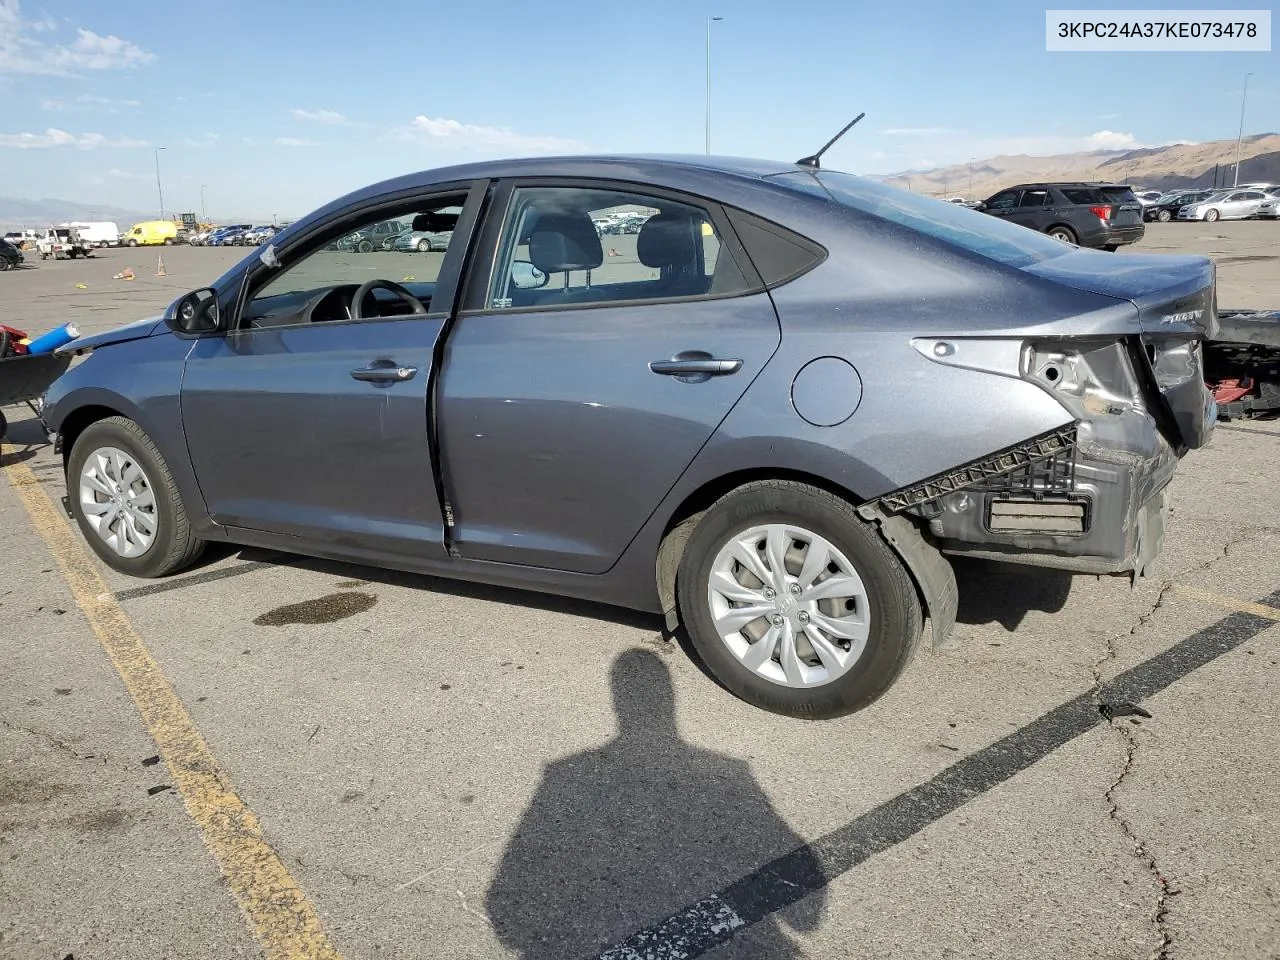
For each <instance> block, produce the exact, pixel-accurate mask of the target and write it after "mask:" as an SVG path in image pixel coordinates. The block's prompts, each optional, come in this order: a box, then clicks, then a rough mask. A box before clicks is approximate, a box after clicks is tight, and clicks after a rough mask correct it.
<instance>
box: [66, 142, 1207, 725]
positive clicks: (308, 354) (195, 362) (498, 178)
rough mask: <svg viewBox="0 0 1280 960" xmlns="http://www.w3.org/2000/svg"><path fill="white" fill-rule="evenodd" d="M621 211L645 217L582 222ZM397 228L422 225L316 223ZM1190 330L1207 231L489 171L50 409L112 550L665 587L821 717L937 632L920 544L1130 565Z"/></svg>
mask: <svg viewBox="0 0 1280 960" xmlns="http://www.w3.org/2000/svg"><path fill="white" fill-rule="evenodd" d="M620 209H632V210H634V209H645V210H652V211H653V214H652V215H651V216H649V217H648V218H647V219H646V220H645V222H644V224H643V226H642V227H641V228H640V230H639V232H638V233H637V234H635V235H633V236H617V237H613V236H606V237H603V238H602V237H601V236H600V235H599V234H598V233H597V232H596V229H595V227H594V225H593V222H592V221H593V218H597V217H600V216H606V215H608V214H609V213H610V212H612V211H616V210H620ZM392 218H395V219H399V220H401V221H402V222H404V223H405V224H406V225H411V226H412V227H413V229H431V230H437V231H443V230H447V231H448V232H449V233H448V245H447V249H446V250H445V252H444V255H443V256H440V255H439V254H435V253H432V254H431V255H430V256H423V258H422V260H421V262H419V263H414V264H413V265H412V266H411V267H409V268H408V269H406V257H413V256H417V254H415V253H409V254H404V253H400V254H396V255H395V257H394V262H391V261H390V258H388V263H383V260H382V259H380V256H386V255H380V256H369V255H365V256H355V255H353V254H352V253H351V252H350V251H344V250H341V249H334V242H335V241H336V240H338V239H339V238H341V237H344V236H348V235H350V234H351V233H352V232H353V231H359V230H362V229H364V228H366V227H368V226H370V225H372V224H377V223H383V222H385V221H387V220H388V219H392ZM382 268H385V269H388V270H390V269H394V270H395V272H396V275H397V278H398V277H399V275H401V274H405V273H408V274H409V275H410V276H409V277H406V278H405V279H404V280H403V281H399V280H398V279H397V280H393V279H392V278H391V277H388V276H382V275H380V274H379V272H378V271H379V270H380V269H382ZM1215 327H1216V317H1215V299H1214V272H1213V266H1212V263H1211V262H1210V261H1209V260H1207V259H1205V258H1200V257H1172V256H1125V257H1116V256H1114V255H1110V254H1105V253H1096V252H1093V251H1087V250H1080V249H1077V248H1075V247H1073V246H1070V245H1067V244H1064V243H1061V242H1060V241H1058V240H1054V239H1051V238H1048V237H1045V236H1042V235H1040V234H1037V233H1035V232H1033V231H1031V230H1027V229H1024V228H1022V227H1018V226H1014V225H1011V224H1007V223H1003V222H1001V221H999V220H996V219H993V218H990V217H986V216H983V215H982V214H980V213H976V212H974V211H971V210H967V209H964V208H961V207H958V206H956V205H955V204H949V203H945V202H942V201H937V200H931V199H928V198H924V197H920V196H917V195H914V194H911V193H908V192H904V191H901V190H898V189H896V188H893V187H888V186H885V185H882V184H878V183H874V182H871V181H867V180H862V179H860V178H857V177H854V176H850V175H847V174H843V173H837V172H831V171H826V170H821V169H818V168H816V166H815V165H813V164H795V165H792V164H782V163H773V162H764V161H739V160H723V159H714V158H704V157H697V158H662V157H632V158H627V157H594V158H593V157H575V158H558V159H556V158H547V159H532V160H523V161H502V162H494V163H484V164H475V165H469V166H460V167H452V168H447V169H442V170H435V171H428V172H424V173H420V174H414V175H411V176H407V177H402V178H400V179H397V180H392V181H388V182H385V183H381V184H378V185H376V186H372V187H369V188H367V189H365V190H362V191H360V192H358V193H355V194H352V195H350V196H347V197H344V198H342V199H341V200H338V201H336V202H334V203H332V204H330V205H329V206H326V207H324V208H322V209H320V210H318V211H317V212H315V213H314V214H312V215H310V216H308V217H306V218H305V219H302V220H300V221H298V222H296V223H294V224H293V225H292V226H290V227H289V228H287V229H285V230H283V231H282V232H281V233H279V234H278V235H277V236H276V237H274V238H273V240H272V242H271V245H270V246H268V247H266V248H264V249H263V250H262V251H261V252H260V253H255V254H253V255H252V256H250V257H248V258H247V259H246V260H244V261H243V262H242V263H240V264H238V265H237V266H236V267H234V268H233V269H232V270H231V271H229V272H228V273H227V274H226V275H225V276H223V277H222V278H221V279H219V280H218V281H217V282H216V283H214V284H213V285H212V286H211V287H209V288H206V289H202V290H197V291H193V292H192V293H191V294H188V295H187V296H185V297H183V298H181V299H180V300H178V301H177V302H175V303H174V304H173V306H172V307H171V308H170V309H169V311H168V312H167V314H166V315H165V316H164V317H163V318H156V319H153V320H147V321H141V322H139V323H137V324H133V325H132V326H129V327H126V328H123V329H121V330H117V331H113V332H111V333H106V334H100V335H97V336H93V337H87V338H83V339H81V340H79V341H76V342H75V343H73V344H71V345H70V347H69V348H68V349H71V350H75V351H80V352H85V353H88V354H89V355H88V356H87V358H86V359H85V361H84V362H82V363H80V364H78V365H76V366H74V367H73V368H72V369H71V370H70V371H69V372H68V373H67V374H65V375H64V376H63V377H62V378H61V379H60V380H59V381H58V382H57V383H56V384H55V385H54V386H53V387H52V388H51V390H50V391H49V394H48V396H47V398H46V403H45V405H44V408H43V415H44V417H45V419H46V422H47V424H48V426H49V427H50V429H51V430H53V431H55V432H56V434H57V438H58V443H59V447H60V449H61V452H62V455H63V457H64V462H65V466H66V477H67V486H68V497H67V502H68V507H69V510H70V511H71V514H72V515H73V516H74V518H75V520H76V521H77V523H78V524H79V526H80V528H81V530H82V531H83V533H84V536H85V538H86V540H87V541H88V543H89V544H90V545H91V546H92V547H93V549H94V550H95V551H97V553H98V555H99V556H100V557H102V558H103V560H104V561H105V562H106V563H108V564H109V565H111V566H112V567H114V568H115V569H117V570H120V571H123V572H125V573H129V574H133V575H136V576H142V577H157V576H163V575H166V574H171V573H174V572H176V571H178V570H180V569H182V568H184V567H187V566H189V565H191V564H192V563H193V562H195V560H196V558H197V557H198V555H199V553H200V550H201V548H202V546H203V545H204V544H205V543H208V542H211V541H231V542H234V543H240V544H250V545H255V546H259V547H265V548H270V549H274V550H286V551H293V552H297V553H302V554H310V555H314V556H322V557H330V558H337V559H343V560H351V561H356V562H361V563H367V564H374V565H379V566H385V567H393V568H399V569H404V570H410V571H419V572H422V573H427V574H432V575H437V576H443V577H454V578H459V579H463V580H472V581H482V582H486V583H492V584H500V585H506V586H511V587H519V588H524V589H528V590H536V591H540V592H543V593H551V594H557V595H563V596H573V597H580V598H585V599H589V600H595V601H601V602H604V603H608V604H614V605H620V606H625V607H631V608H634V609H638V610H644V611H651V612H653V613H655V614H657V613H661V614H665V616H666V618H667V624H668V626H669V627H670V628H672V629H676V628H677V627H679V626H681V625H682V626H683V628H684V629H685V630H686V631H687V633H688V636H689V638H690V640H691V641H692V643H693V646H694V647H695V648H696V650H697V652H698V654H699V656H700V657H701V658H702V659H703V661H704V662H705V664H706V666H707V667H708V669H709V670H710V671H711V673H713V674H714V675H715V676H716V677H717V678H718V679H719V680H720V681H721V682H722V683H723V685H724V686H725V687H726V688H728V689H729V690H730V691H732V692H733V693H735V694H737V695H738V696H740V697H742V698H744V699H746V700H748V701H750V702H751V703H754V704H756V705H758V706H760V707H763V708H765V709H767V710H772V711H776V712H779V713H785V714H790V715H794V716H799V717H812V718H817V717H831V716H836V715H839V714H842V713H848V712H851V711H854V710H858V709H861V708H863V707H865V706H867V705H868V704H870V703H871V702H873V701H874V700H875V699H876V698H878V697H879V696H881V695H882V694H883V693H884V692H885V691H886V690H887V689H888V688H889V687H890V686H891V685H892V684H893V682H894V680H895V679H896V678H897V677H898V676H899V675H900V673H901V672H902V670H903V668H904V667H905V665H906V664H907V662H908V660H909V658H910V656H911V654H912V651H913V650H914V649H915V647H916V646H917V642H918V640H919V639H920V638H921V636H922V635H923V634H924V633H925V622H926V618H927V620H928V622H929V625H930V630H929V635H930V636H931V638H932V639H933V641H934V642H937V641H939V640H941V639H943V638H945V637H946V635H947V634H948V632H949V631H950V630H951V628H952V626H953V624H954V621H955V615H956V603H957V595H956V581H955V578H954V576H953V574H952V570H951V566H950V563H949V561H948V559H947V558H948V557H949V556H957V555H959V556H976V557H989V558H998V559H1000V560H1006V561H1013V562H1019V563H1027V564H1034V565H1039V566H1047V567H1057V568H1060V569H1065V570H1076V571H1086V572H1090V573H1113V574H1126V575H1130V576H1138V575H1141V574H1142V573H1143V572H1144V571H1145V570H1146V569H1147V567H1148V566H1149V565H1150V564H1151V563H1152V561H1153V560H1154V559H1155V557H1156V555H1157V554H1158V553H1159V551H1160V548H1161V541H1162V538H1163V534H1164V526H1165V522H1166V513H1167V510H1166V490H1167V488H1168V484H1169V481H1170V479H1171V478H1172V476H1173V473H1174V470H1175V468H1176V466H1177V463H1178V460H1179V458H1180V457H1182V456H1183V455H1184V454H1186V453H1187V452H1188V451H1190V450H1193V449H1195V448H1197V447H1200V446H1202V445H1203V444H1204V443H1205V442H1206V441H1207V439H1208V436H1209V432H1210V430H1211V429H1212V424H1213V411H1214V407H1213V404H1212V400H1211V397H1210V395H1209V393H1208V391H1207V390H1206V389H1205V387H1204V384H1203V374H1202V370H1201V366H1202V356H1201V343H1202V340H1203V339H1204V338H1205V337H1206V336H1212V335H1213V333H1214V332H1215ZM423 627H424V640H425V639H426V638H428V637H429V635H430V632H431V629H432V626H431V624H429V623H428V624H424V625H423ZM581 643H582V644H583V647H584V649H585V648H589V646H590V644H591V638H590V636H589V635H584V636H583V637H582V638H581Z"/></svg>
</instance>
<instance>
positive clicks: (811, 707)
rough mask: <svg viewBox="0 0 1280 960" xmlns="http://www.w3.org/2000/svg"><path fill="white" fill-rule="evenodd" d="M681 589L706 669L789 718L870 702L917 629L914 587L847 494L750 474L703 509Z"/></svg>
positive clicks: (888, 682) (894, 674)
mask: <svg viewBox="0 0 1280 960" xmlns="http://www.w3.org/2000/svg"><path fill="white" fill-rule="evenodd" d="M676 588H677V595H678V600H679V607H680V613H681V619H682V621H683V623H684V625H685V629H686V630H687V631H688V634H689V639H690V640H691V641H692V643H693V646H694V648H695V649H696V650H697V652H698V655H699V656H700V657H701V658H702V661H703V663H704V664H705V665H706V667H707V669H708V670H709V671H710V672H711V673H712V674H713V675H714V676H715V678H716V679H717V680H718V681H720V683H722V684H723V685H724V686H725V687H726V688H727V689H728V690H730V691H731V692H732V693H734V694H736V695H737V696H739V697H741V698H742V699H743V700H746V701H747V702H748V703H751V704H754V705H755V706H757V707H761V708H763V709H765V710H769V711H771V712H774V713H781V714H785V715H787V716H793V717H802V718H806V719H815V720H816V719H823V718H827V717H836V716H841V715H843V714H847V713H853V712H854V711H857V710H861V709H863V708H864V707H867V706H869V705H870V704H871V703H873V702H875V701H876V700H877V699H879V698H880V697H881V696H882V695H883V694H884V693H885V691H886V690H888V689H889V687H890V686H892V684H893V683H894V681H895V680H897V678H898V676H899V675H900V674H901V673H902V671H903V669H904V668H905V667H906V665H907V662H908V661H909V660H910V658H911V654H912V652H913V651H914V649H915V646H916V642H917V641H918V640H919V638H920V632H921V624H922V613H921V609H920V602H919V599H918V598H917V595H916V590H915V585H914V584H913V583H912V581H911V577H910V576H909V575H908V573H907V571H906V569H905V568H904V567H903V565H902V563H901V562H900V561H899V560H898V558H897V556H896V555H895V554H894V553H893V551H892V550H891V549H890V548H889V546H888V545H887V544H886V543H885V542H884V540H883V539H882V538H881V537H880V535H879V534H878V533H877V532H876V530H875V529H874V528H873V527H871V526H870V525H868V524H867V523H865V522H863V521H862V520H861V519H860V518H859V517H858V515H857V513H856V512H855V511H854V509H853V507H852V506H851V505H850V504H849V503H847V502H846V501H844V500H841V499H839V498H837V497H835V496H833V495H831V494H829V493H827V492H825V491H823V490H819V489H817V488H815V487H810V486H807V485H805V484H801V483H796V482H792V481H781V480H765V481H758V482H755V483H751V484H747V485H746V486H743V487H740V488H739V489H738V490H735V491H734V492H733V493H730V494H729V495H728V496H726V497H724V498H722V499H721V500H719V501H718V502H717V503H715V504H714V505H713V506H712V507H711V508H710V509H708V510H707V512H706V513H705V514H704V515H703V516H702V518H701V519H700V520H699V521H698V525H697V527H696V528H695V530H694V532H693V535H692V537H691V538H690V539H689V543H688V545H687V547H686V548H685V552H684V555H683V557H682V558H681V561H680V569H679V572H678V574H677V582H676Z"/></svg>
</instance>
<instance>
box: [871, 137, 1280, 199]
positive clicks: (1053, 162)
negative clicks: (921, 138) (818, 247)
mask: <svg viewBox="0 0 1280 960" xmlns="http://www.w3.org/2000/svg"><path fill="white" fill-rule="evenodd" d="M1235 159H1236V141H1235V140H1215V141H1212V142H1209V143H1187V144H1175V145H1172V146H1167V147H1145V148H1142V149H1139V150H1093V151H1089V152H1087V153H1064V154H1058V155H1056V156H1050V157H1030V156H1026V155H1025V154H1021V155H1017V156H1001V157H991V158H990V159H988V160H975V161H974V162H973V163H972V165H970V164H968V163H957V164H955V165H953V166H949V167H939V168H937V169H934V170H904V171H902V172H901V173H896V174H890V175H888V176H880V177H874V178H873V179H876V180H881V181H884V182H886V183H892V184H893V185H894V186H898V187H903V188H905V189H911V190H914V191H915V192H916V193H928V194H932V195H935V196H948V197H952V196H959V197H965V198H966V199H970V200H983V199H986V198H987V197H989V196H991V195H992V194H993V193H995V192H996V191H997V190H1002V189H1004V188H1005V187H1010V186H1013V185H1014V184H1016V183H1028V182H1036V181H1041V180H1049V181H1059V180H1095V181H1110V182H1118V183H1130V184H1133V185H1134V186H1135V187H1143V188H1146V189H1148V190H1174V189H1178V188H1180V187H1213V186H1215V185H1221V186H1224V187H1229V186H1231V184H1232V182H1233V180H1234V176H1235ZM971 171H972V173H971ZM971 176H972V186H971V185H970V177H971ZM1250 181H1253V182H1261V181H1269V182H1272V183H1280V134H1275V133H1262V134H1257V135H1255V136H1251V137H1246V138H1245V139H1244V141H1243V143H1242V144H1241V147H1240V182H1241V183H1248V182H1250Z"/></svg>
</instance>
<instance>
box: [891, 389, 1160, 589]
mask: <svg viewBox="0 0 1280 960" xmlns="http://www.w3.org/2000/svg"><path fill="white" fill-rule="evenodd" d="M1177 463H1178V457H1177V455H1176V453H1175V452H1174V450H1173V448H1172V447H1171V446H1170V444H1169V442H1168V441H1167V440H1166V439H1165V438H1164V436H1163V435H1162V434H1161V433H1160V431H1159V430H1158V429H1157V428H1156V425H1155V423H1154V422H1153V420H1152V419H1151V418H1150V417H1149V416H1147V415H1146V414H1145V412H1142V411H1140V410H1128V411H1125V412H1124V413H1122V414H1119V415H1115V416H1108V417H1105V418H1100V419H1098V420H1084V421H1080V422H1078V423H1076V424H1074V425H1072V426H1070V427H1067V428H1064V429H1062V430H1059V431H1056V432H1054V433H1051V434H1046V435H1044V436H1042V437H1037V438H1033V439H1032V440H1029V441H1027V442H1026V443H1025V444H1021V445H1019V447H1017V448H1015V449H1013V450H1010V451H1003V452H1002V453H1000V454H996V455H994V456H992V457H989V458H986V459H985V460H983V461H979V462H977V463H975V464H970V465H967V466H966V467H964V468H961V470H959V471H955V472H954V473H953V474H951V475H949V477H951V478H953V479H951V480H950V481H948V480H947V478H935V480H933V481H930V482H927V483H926V484H920V485H917V488H912V489H911V490H907V491H901V492H900V493H898V494H894V495H891V496H889V497H885V498H882V499H881V501H880V502H881V505H882V506H883V507H886V508H888V509H890V510H893V511H894V512H898V511H902V512H906V513H908V514H910V515H912V516H915V517H917V518H919V519H920V520H922V521H924V522H925V523H926V524H927V529H928V532H929V534H930V535H931V538H932V539H933V541H934V542H935V544H936V545H937V546H938V548H939V549H941V550H942V552H943V553H949V554H957V555H964V556H971V557H984V558H989V559H996V560H1007V561H1011V562H1016V563H1023V564H1030V565H1033V566H1043V567H1055V568H1059V569H1064V570H1073V571H1078V572H1085V573H1123V572H1129V571H1132V572H1134V573H1136V574H1138V575H1141V574H1142V573H1143V572H1144V571H1145V570H1146V569H1147V568H1148V567H1149V565H1150V564H1151V562H1152V561H1153V560H1154V559H1155V557H1156V556H1158V555H1159V553H1160V549H1161V546H1162V543H1163V540H1164V530H1165V519H1166V515H1167V512H1168V503H1167V496H1166V493H1165V489H1166V487H1167V486H1168V484H1169V481H1170V480H1171V479H1172V478H1173V473H1174V470H1175V468H1176V467H1177ZM895 508H896V509H895Z"/></svg>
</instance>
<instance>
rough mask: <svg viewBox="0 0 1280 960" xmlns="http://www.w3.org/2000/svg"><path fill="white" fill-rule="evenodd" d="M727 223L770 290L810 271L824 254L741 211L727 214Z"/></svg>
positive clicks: (805, 240) (813, 245)
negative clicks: (730, 225)
mask: <svg viewBox="0 0 1280 960" xmlns="http://www.w3.org/2000/svg"><path fill="white" fill-rule="evenodd" d="M728 214H729V222H730V223H732V224H733V229H734V230H735V231H736V232H737V234H738V239H739V240H741V241H742V245H743V246H744V247H745V248H746V250H747V256H748V257H750V258H751V263H752V265H753V266H754V267H755V268H756V271H757V272H758V273H759V274H760V277H761V279H762V280H764V285H765V286H766V287H768V288H769V289H770V290H772V289H774V288H775V287H780V286H782V284H784V283H787V282H788V281H790V280H794V279H795V278H796V277H798V276H800V275H801V274H802V273H806V272H808V271H809V270H812V269H813V268H814V267H816V266H817V265H818V264H820V263H821V262H822V261H823V260H825V259H826V258H827V251H826V250H825V249H823V248H822V247H821V246H820V245H818V244H816V243H814V242H813V241H812V240H810V239H808V238H807V237H802V236H800V235H799V234H797V233H793V232H792V231H790V230H788V229H787V228H786V227H780V226H778V225H777V224H776V223H772V222H770V221H768V220H764V219H762V218H760V217H757V216H755V215H754V214H750V213H745V212H744V211H742V210H729V211H728Z"/></svg>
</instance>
